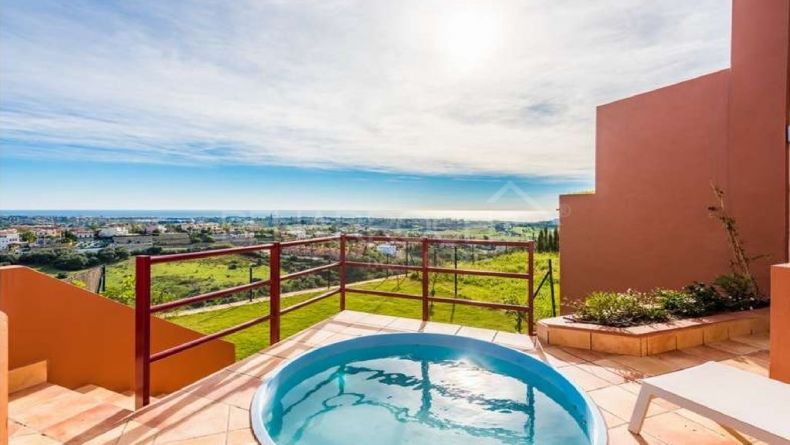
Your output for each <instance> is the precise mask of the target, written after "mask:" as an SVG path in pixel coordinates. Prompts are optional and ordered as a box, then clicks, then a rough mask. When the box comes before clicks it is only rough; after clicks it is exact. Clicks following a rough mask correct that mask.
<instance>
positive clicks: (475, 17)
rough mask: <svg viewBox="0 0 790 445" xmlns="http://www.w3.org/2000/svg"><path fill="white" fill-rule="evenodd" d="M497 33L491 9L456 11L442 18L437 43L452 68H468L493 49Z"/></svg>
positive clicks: (484, 57)
mask: <svg viewBox="0 0 790 445" xmlns="http://www.w3.org/2000/svg"><path fill="white" fill-rule="evenodd" d="M499 34H500V23H499V21H498V20H497V17H496V15H495V14H493V13H492V12H491V11H484V10H472V9H470V10H463V11H456V12H453V13H451V14H450V15H448V16H446V17H444V18H443V20H442V23H441V24H440V25H439V27H438V36H437V37H438V39H437V40H438V42H437V43H438V45H439V48H440V51H441V52H442V53H443V54H444V55H445V56H446V57H447V60H448V63H449V64H450V65H451V67H452V68H453V69H459V70H468V69H472V68H474V67H475V66H477V65H479V64H480V62H482V61H483V60H485V59H486V57H488V56H490V55H491V54H492V53H493V51H494V50H495V49H496V47H497V46H498V44H499V40H500V39H499V37H500V35H499Z"/></svg>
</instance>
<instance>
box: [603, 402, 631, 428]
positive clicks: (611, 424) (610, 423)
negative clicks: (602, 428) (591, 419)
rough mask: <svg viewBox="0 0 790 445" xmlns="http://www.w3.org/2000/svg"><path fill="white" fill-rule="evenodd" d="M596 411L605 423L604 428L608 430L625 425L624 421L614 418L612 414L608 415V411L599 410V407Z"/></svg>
mask: <svg viewBox="0 0 790 445" xmlns="http://www.w3.org/2000/svg"><path fill="white" fill-rule="evenodd" d="M598 411H600V412H601V416H602V417H603V420H604V422H606V427H607V428H609V429H612V428H615V427H618V426H620V425H622V424H624V423H626V421H625V420H624V419H621V418H619V417H617V416H615V415H614V414H612V413H610V412H609V411H606V410H605V409H601V408H600V407H599V408H598Z"/></svg>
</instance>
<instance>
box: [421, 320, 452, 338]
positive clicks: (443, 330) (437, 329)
mask: <svg viewBox="0 0 790 445" xmlns="http://www.w3.org/2000/svg"><path fill="white" fill-rule="evenodd" d="M459 329H461V326H459V325H457V324H448V323H439V322H435V321H428V322H426V323H425V324H424V325H423V326H422V328H420V332H426V333H429V334H447V335H455V334H457V333H458V330H459Z"/></svg>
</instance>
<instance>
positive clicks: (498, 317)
mask: <svg viewBox="0 0 790 445" xmlns="http://www.w3.org/2000/svg"><path fill="white" fill-rule="evenodd" d="M549 258H551V259H552V261H553V265H554V277H555V294H556V295H557V296H558V297H559V268H558V261H557V255H556V254H537V255H536V258H535V266H536V274H535V275H536V283H535V285H536V286H537V283H538V282H539V280H540V278H542V276H543V274H544V273H545V270H546V267H547V264H548V259H549ZM525 264H526V256H525V254H524V253H508V254H504V255H500V256H497V257H495V258H490V259H486V260H482V261H478V262H477V263H475V264H469V263H459V268H474V269H486V270H497V271H507V272H523V271H524V267H525ZM432 278H433V277H432ZM360 287H362V288H371V289H373V288H375V289H377V290H387V291H397V292H402V293H411V294H415V295H419V294H420V293H421V282H420V281H419V279H417V278H416V277H413V276H410V277H403V278H400V279H397V278H390V279H387V280H384V281H382V282H379V283H368V284H365V285H361V286H360ZM458 288H459V289H458V298H466V299H470V300H479V301H496V302H502V301H506V300H507V299H508V298H515V299H516V301H518V302H519V303H524V301H525V299H526V282H525V281H522V280H513V279H505V278H487V277H477V276H459V277H458ZM432 289H433V291H434V292H435V295H436V296H448V297H452V296H453V294H454V284H453V276H452V275H439V277H438V278H437V279H436V280H435V283H434V282H432ZM318 293H320V292H315V293H307V294H303V295H299V296H297V297H289V298H287V299H285V300H284V301H283V307H287V306H290V305H293V304H296V303H298V302H300V301H304V300H306V299H308V298H310V297H312V296H315V295H317V294H318ZM549 296H550V291H549V288H548V285H546V286H544V288H543V289H542V290H541V292H540V294H539V295H538V297H537V298H536V301H535V308H536V309H535V317H536V319H540V318H544V317H549V316H551V300H550V297H549ZM338 298H339V297H337V296H335V297H331V298H327V299H325V300H323V301H320V302H318V303H315V304H312V305H310V306H307V307H305V308H302V309H299V310H297V311H294V312H292V313H290V314H287V315H284V316H283V318H282V323H281V326H282V333H281V337H282V338H286V337H288V336H290V335H293V334H295V333H297V332H299V331H301V330H303V329H306V328H308V327H310V326H311V325H313V324H315V323H318V322H319V321H321V320H324V319H326V318H328V317H330V316H331V315H333V314H335V313H337V312H338V307H339V301H338ZM557 303H558V304H559V299H558V300H557ZM347 308H348V309H350V310H355V311H362V312H370V313H376V314H385V315H393V316H398V317H407V318H420V317H421V303H420V302H419V301H411V300H404V299H393V298H388V297H376V296H369V295H361V294H354V293H349V294H348V297H347ZM268 311H269V308H268V303H261V304H254V305H245V306H237V307H233V308H227V309H220V310H217V311H211V312H203V313H198V314H191V315H184V316H175V317H171V318H170V320H171V321H174V322H176V323H178V324H180V325H183V326H186V327H189V328H191V329H195V330H197V331H200V332H203V333H211V332H216V331H218V330H221V329H224V328H227V327H230V326H234V325H237V324H239V323H242V322H244V321H246V320H250V319H252V318H255V317H259V316H261V315H265V314H267V313H268ZM431 320H433V321H441V322H447V323H456V324H463V325H468V326H476V327H481V328H489V329H497V330H504V331H515V330H516V329H515V327H516V325H515V321H514V318H513V316H511V315H508V314H507V313H505V312H504V311H500V310H489V309H482V308H473V307H469V306H461V305H457V306H455V307H453V305H450V304H443V303H437V304H435V305H433V306H432V308H431ZM523 328H524V329H526V323H524V326H523ZM268 329H269V327H268V323H264V324H261V325H258V326H255V327H253V328H250V329H246V330H244V331H241V332H238V333H236V334H233V335H230V336H228V337H226V339H227V340H228V341H231V342H233V343H235V345H236V356H237V358H239V359H240V358H244V357H247V356H249V355H250V354H252V353H254V352H256V351H259V350H261V349H263V348H265V347H266V346H268V343H269V334H268Z"/></svg>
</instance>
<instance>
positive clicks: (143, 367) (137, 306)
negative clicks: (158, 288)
mask: <svg viewBox="0 0 790 445" xmlns="http://www.w3.org/2000/svg"><path fill="white" fill-rule="evenodd" d="M134 312H135V316H134V324H135V329H134V404H135V408H136V409H140V408H142V407H144V406H146V405H148V403H149V402H150V397H151V257H150V256H148V255H138V256H137V257H136V258H135V302H134Z"/></svg>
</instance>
